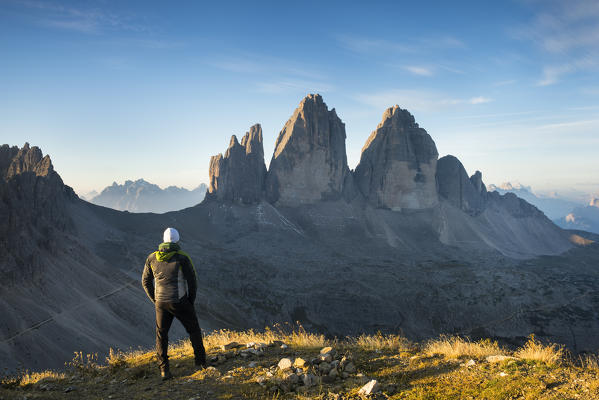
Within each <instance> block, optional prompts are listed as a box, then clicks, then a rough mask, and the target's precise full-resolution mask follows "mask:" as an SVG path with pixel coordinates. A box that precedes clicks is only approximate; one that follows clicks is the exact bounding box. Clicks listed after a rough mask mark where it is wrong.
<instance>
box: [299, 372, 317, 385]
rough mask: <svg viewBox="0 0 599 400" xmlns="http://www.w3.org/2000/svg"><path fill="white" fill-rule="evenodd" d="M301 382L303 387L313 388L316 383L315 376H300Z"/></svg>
mask: <svg viewBox="0 0 599 400" xmlns="http://www.w3.org/2000/svg"><path fill="white" fill-rule="evenodd" d="M302 382H303V383H304V386H307V387H311V386H314V385H316V383H317V380H316V376H314V375H312V374H305V375H302Z"/></svg>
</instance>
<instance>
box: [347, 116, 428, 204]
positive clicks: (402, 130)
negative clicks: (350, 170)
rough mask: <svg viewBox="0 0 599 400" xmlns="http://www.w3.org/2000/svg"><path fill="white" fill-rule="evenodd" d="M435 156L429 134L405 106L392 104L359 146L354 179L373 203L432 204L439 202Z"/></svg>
mask: <svg viewBox="0 0 599 400" xmlns="http://www.w3.org/2000/svg"><path fill="white" fill-rule="evenodd" d="M437 157H438V153H437V147H436V146H435V142H434V141H433V139H432V138H431V137H430V136H429V134H428V133H426V131H425V130H424V129H422V128H420V127H419V126H418V124H417V123H416V122H415V120H414V117H413V116H412V115H411V114H410V113H409V112H408V111H407V110H402V109H401V108H399V106H395V107H392V108H388V109H387V110H386V111H385V113H384V114H383V120H382V122H381V123H380V124H379V125H378V127H377V129H376V130H375V131H374V132H372V134H371V135H370V137H369V138H368V141H367V142H366V144H365V145H364V147H363V148H362V156H361V158H360V163H359V164H358V166H357V167H356V170H355V172H354V180H355V183H356V185H357V187H358V189H359V190H360V192H361V193H362V194H363V195H364V196H365V197H366V199H367V200H368V201H369V202H370V203H371V204H372V205H373V206H374V207H379V208H388V209H391V210H401V209H426V208H432V207H434V206H435V205H436V204H437V203H438V196H437V188H436V182H435V171H436V164H437Z"/></svg>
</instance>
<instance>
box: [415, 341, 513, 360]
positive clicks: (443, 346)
mask: <svg viewBox="0 0 599 400" xmlns="http://www.w3.org/2000/svg"><path fill="white" fill-rule="evenodd" d="M424 352H425V353H426V354H428V355H430V356H432V355H436V354H441V355H443V356H445V358H460V357H471V358H482V357H487V356H493V355H500V354H504V353H505V352H506V351H505V350H504V349H502V348H501V347H499V345H498V344H497V342H492V341H491V340H488V339H486V340H481V341H478V342H472V341H470V340H469V339H464V338H461V337H459V336H441V337H440V338H439V339H434V340H430V341H428V342H427V343H426V344H425V346H424Z"/></svg>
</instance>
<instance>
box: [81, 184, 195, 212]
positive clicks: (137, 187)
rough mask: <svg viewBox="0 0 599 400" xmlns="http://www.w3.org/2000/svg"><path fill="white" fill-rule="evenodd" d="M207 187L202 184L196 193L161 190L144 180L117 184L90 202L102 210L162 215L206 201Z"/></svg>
mask: <svg viewBox="0 0 599 400" xmlns="http://www.w3.org/2000/svg"><path fill="white" fill-rule="evenodd" d="M206 189H207V186H206V185H205V184H204V183H202V184H200V185H199V186H198V187H197V188H195V189H193V190H188V189H185V188H181V187H177V186H169V187H167V188H165V189H161V188H160V186H158V185H155V184H152V183H149V182H147V181H145V180H143V179H138V180H136V181H130V180H128V181H125V183H124V184H122V185H119V184H117V183H116V182H114V183H113V184H112V185H111V186H108V187H106V188H105V189H104V190H102V192H100V194H95V195H94V196H93V197H91V198H89V201H90V202H92V203H94V204H97V205H99V206H104V207H109V208H113V209H115V210H120V211H129V212H154V213H163V212H167V211H176V210H181V209H183V208H187V207H191V206H195V205H196V204H199V203H201V202H202V200H204V196H205V195H206Z"/></svg>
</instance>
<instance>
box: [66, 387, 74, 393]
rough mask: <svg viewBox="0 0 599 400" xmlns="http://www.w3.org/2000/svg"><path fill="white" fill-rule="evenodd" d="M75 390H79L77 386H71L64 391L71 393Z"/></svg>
mask: <svg viewBox="0 0 599 400" xmlns="http://www.w3.org/2000/svg"><path fill="white" fill-rule="evenodd" d="M75 390H77V388H76V387H75V386H69V387H67V388H66V389H65V390H64V392H65V393H69V392H73V391H75Z"/></svg>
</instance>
